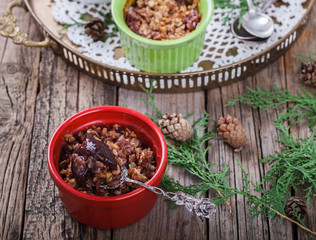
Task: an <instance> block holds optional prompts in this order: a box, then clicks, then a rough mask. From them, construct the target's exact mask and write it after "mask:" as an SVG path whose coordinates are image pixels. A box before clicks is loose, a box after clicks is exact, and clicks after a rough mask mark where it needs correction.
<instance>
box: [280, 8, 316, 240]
mask: <svg viewBox="0 0 316 240" xmlns="http://www.w3.org/2000/svg"><path fill="white" fill-rule="evenodd" d="M315 14H316V5H314V7H313V10H312V12H311V15H310V19H309V22H308V24H307V26H306V27H305V29H304V32H303V33H302V35H301V37H300V38H299V39H298V41H297V43H296V44H295V45H294V46H293V47H292V48H291V49H290V51H288V52H287V53H286V54H285V65H286V82H287V88H288V89H289V91H290V93H291V94H293V95H297V90H301V89H306V90H307V91H310V90H313V91H315V88H313V89H312V88H310V87H307V86H305V85H303V84H302V83H301V82H300V81H299V76H300V62H299V61H298V60H297V59H295V58H294V57H293V55H297V56H298V55H301V54H307V53H308V51H313V52H315V51H316V42H315V37H316V33H315V26H316V19H315V17H314V16H315ZM291 131H292V132H293V136H294V137H295V138H307V137H308V136H310V134H311V131H310V130H309V128H308V126H307V119H306V118H305V119H303V120H302V121H301V123H300V124H299V125H297V126H294V125H291ZM306 187H307V186H303V187H300V188H299V189H298V190H297V191H296V192H295V196H298V197H303V196H304V195H305V194H304V192H303V189H304V188H306ZM315 213H316V197H315V196H314V197H312V200H311V202H310V203H309V204H308V205H307V215H306V216H305V218H304V221H305V223H306V226H307V227H308V228H309V229H311V230H312V231H314V232H316V216H315ZM295 228H296V227H295ZM298 239H302V240H305V239H310V236H309V234H308V233H307V232H306V231H304V230H302V229H300V228H298Z"/></svg>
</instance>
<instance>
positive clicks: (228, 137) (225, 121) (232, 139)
mask: <svg viewBox="0 0 316 240" xmlns="http://www.w3.org/2000/svg"><path fill="white" fill-rule="evenodd" d="M217 132H218V135H219V136H220V137H221V138H222V140H223V141H224V142H226V143H228V144H229V145H230V146H232V147H233V148H234V149H235V152H239V151H241V150H242V148H243V147H245V146H246V145H247V143H248V139H247V135H246V132H245V129H244V128H243V127H242V125H241V124H240V123H239V121H238V119H237V118H233V117H232V116H230V115H227V117H226V118H224V117H221V118H220V119H219V120H218V128H217Z"/></svg>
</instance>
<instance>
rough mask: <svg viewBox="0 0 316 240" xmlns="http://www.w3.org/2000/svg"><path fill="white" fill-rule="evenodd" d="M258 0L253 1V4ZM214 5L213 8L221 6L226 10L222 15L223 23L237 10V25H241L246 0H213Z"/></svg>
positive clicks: (245, 8) (256, 3) (245, 9)
mask: <svg viewBox="0 0 316 240" xmlns="http://www.w3.org/2000/svg"><path fill="white" fill-rule="evenodd" d="M260 2H262V1H259V2H255V3H254V5H258V4H259V3H260ZM214 7H215V8H223V9H226V10H227V11H226V12H225V14H224V16H223V20H224V23H226V22H229V21H230V19H231V18H232V15H233V13H234V12H235V11H237V10H239V25H238V27H240V26H241V18H242V16H243V15H244V14H245V13H246V12H247V11H248V4H247V1H246V0H240V2H239V3H236V1H232V0H214Z"/></svg>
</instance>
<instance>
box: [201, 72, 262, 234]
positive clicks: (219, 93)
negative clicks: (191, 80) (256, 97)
mask: <svg viewBox="0 0 316 240" xmlns="http://www.w3.org/2000/svg"><path fill="white" fill-rule="evenodd" d="M251 85H252V83H251V78H248V79H247V80H244V81H242V82H239V83H236V84H232V85H229V86H226V87H223V88H221V89H214V90H211V91H209V92H208V94H207V96H208V107H207V111H208V112H209V113H211V117H212V118H214V119H216V120H218V119H219V118H220V117H221V116H225V117H226V116H227V114H230V115H231V116H234V117H237V118H238V119H239V120H240V121H241V123H242V124H243V127H244V128H245V130H246V133H247V136H248V140H249V143H248V146H247V148H245V149H244V150H242V151H241V153H234V152H233V150H232V148H230V147H229V146H228V145H227V144H224V143H223V142H222V141H218V142H214V145H213V146H212V147H211V151H210V153H209V154H210V156H209V158H210V161H212V159H213V161H214V159H216V160H218V162H219V163H218V166H216V165H215V166H214V171H217V170H218V169H222V168H223V167H225V166H229V167H230V174H229V176H228V182H229V183H230V185H231V186H232V187H237V188H238V189H241V188H242V184H243V183H242V177H243V174H242V171H241V169H240V167H239V166H238V163H237V159H239V160H240V162H241V164H242V166H243V167H244V169H245V171H246V172H248V173H249V179H250V180H252V181H260V171H259V163H258V157H257V156H258V146H257V142H256V136H255V125H254V120H253V113H252V110H251V109H250V108H249V107H245V106H244V105H240V104H236V105H234V106H226V107H224V105H225V104H226V103H227V102H228V101H229V100H231V99H232V98H234V97H236V96H237V95H239V94H243V93H244V92H245V86H251ZM219 103H220V104H219ZM252 193H253V192H252ZM253 194H255V193H253ZM228 201H229V202H230V203H231V204H232V214H231V215H230V213H229V211H228V209H227V207H226V206H224V205H223V206H220V207H219V211H218V213H217V214H218V216H215V217H214V219H212V220H213V223H214V222H215V224H212V221H211V224H210V236H211V234H212V232H215V233H216V234H218V235H217V236H216V238H214V239H238V238H239V239H264V238H266V234H265V233H264V221H263V219H262V218H258V219H254V220H251V216H250V214H249V212H248V210H247V208H248V207H247V206H246V199H245V198H244V197H243V196H239V195H237V196H233V197H231V198H229V199H228Z"/></svg>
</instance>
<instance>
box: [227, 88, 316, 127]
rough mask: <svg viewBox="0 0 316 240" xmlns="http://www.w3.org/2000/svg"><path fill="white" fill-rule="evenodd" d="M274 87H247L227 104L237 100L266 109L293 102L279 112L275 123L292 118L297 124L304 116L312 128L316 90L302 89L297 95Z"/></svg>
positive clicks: (314, 122)
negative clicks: (245, 91) (269, 88)
mask: <svg viewBox="0 0 316 240" xmlns="http://www.w3.org/2000/svg"><path fill="white" fill-rule="evenodd" d="M274 88H275V89H274V90H272V91H269V90H268V89H267V88H264V90H261V89H260V88H259V87H257V88H256V89H252V88H249V87H247V90H248V91H249V92H247V93H245V94H244V95H242V96H241V95H240V96H238V97H236V98H235V99H233V100H231V101H229V102H228V103H227V105H234V104H236V103H237V102H242V103H245V104H247V105H249V106H251V107H253V108H260V109H264V110H268V109H269V108H272V107H274V108H278V107H280V106H281V105H282V104H285V103H293V105H292V106H288V107H287V109H286V110H285V111H284V112H283V113H281V114H280V116H279V118H278V119H277V124H280V123H283V122H284V121H286V120H289V121H291V120H293V121H294V122H293V123H294V124H298V123H299V122H300V121H301V120H302V119H303V118H304V117H307V118H308V126H309V127H310V128H312V127H313V126H314V125H315V124H316V92H314V91H311V93H308V92H307V91H306V90H304V89H302V90H301V91H300V90H298V91H297V96H294V95H291V94H290V92H289V91H288V90H287V89H285V90H284V91H282V90H281V89H280V88H279V87H278V86H276V85H275V87H274Z"/></svg>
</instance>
